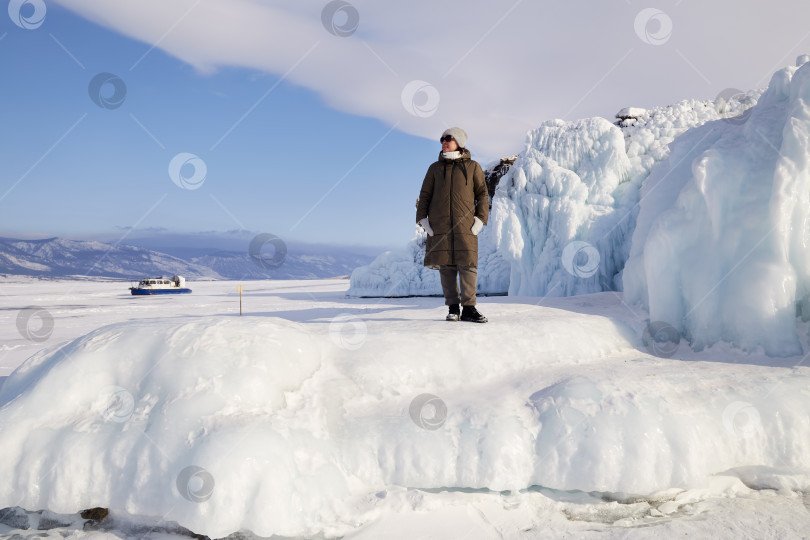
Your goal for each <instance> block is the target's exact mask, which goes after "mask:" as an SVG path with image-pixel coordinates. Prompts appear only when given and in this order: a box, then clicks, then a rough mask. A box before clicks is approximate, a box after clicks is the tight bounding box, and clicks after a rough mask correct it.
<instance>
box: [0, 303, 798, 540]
mask: <svg viewBox="0 0 810 540" xmlns="http://www.w3.org/2000/svg"><path fill="white" fill-rule="evenodd" d="M580 298H582V297H579V298H577V299H574V298H571V299H561V300H560V301H559V302H561V303H559V304H558V308H556V309H555V308H548V307H544V308H541V307H537V306H531V305H527V304H515V305H514V306H512V309H511V310H509V309H505V308H506V305H503V306H498V304H492V305H491V307H490V310H489V312H490V313H491V312H492V311H493V309H495V308H496V307H500V309H501V318H502V320H503V324H496V323H490V324H487V325H483V326H481V325H457V326H454V327H453V328H452V330H453V331H452V332H448V327H447V326H446V325H445V324H444V323H440V324H439V325H438V326H437V324H436V320H435V318H434V317H432V316H430V315H426V316H425V319H424V320H420V319H414V320H412V321H410V322H401V323H397V324H396V325H395V326H393V327H392V324H391V318H392V314H393V313H396V312H397V311H400V310H391V311H387V312H384V313H382V316H381V318H380V320H379V322H378V324H375V321H374V319H371V318H370V319H369V320H368V324H366V322H364V321H363V320H362V319H358V318H356V317H352V316H345V317H336V318H335V319H333V321H332V322H331V323H330V324H328V329H326V328H324V327H323V326H319V325H314V324H301V323H295V322H291V321H287V320H284V319H280V318H276V317H242V318H236V317H211V316H209V317H189V318H181V319H174V320H167V319H162V320H143V321H138V322H127V323H118V324H114V325H110V326H106V327H103V328H100V329H98V330H96V331H93V332H91V333H89V334H88V335H86V336H84V337H83V338H80V339H77V340H75V341H73V342H72V343H70V344H68V345H66V346H64V347H63V348H61V349H58V350H55V351H51V352H47V353H42V354H39V355H37V356H34V357H32V358H31V359H29V360H28V361H27V362H26V363H25V364H24V365H22V366H21V367H20V368H19V369H18V370H17V371H15V372H14V373H13V374H12V375H11V376H10V377H9V379H8V380H7V381H6V382H5V384H4V385H3V387H2V388H0V432H2V434H3V438H2V439H3V444H2V446H0V477H2V478H4V479H5V480H4V482H3V483H2V484H0V508H2V507H6V506H20V507H23V508H26V509H41V508H47V509H49V510H51V511H55V512H59V513H65V514H72V513H75V512H77V511H79V510H82V509H84V508H90V507H94V506H103V507H107V508H110V509H111V511H117V512H126V513H128V514H135V515H144V516H160V517H162V519H164V520H172V521H176V522H178V523H179V524H180V525H182V526H184V527H187V528H189V529H191V530H193V531H195V532H198V533H203V534H207V535H209V536H212V537H219V536H225V535H227V534H229V533H232V532H234V531H238V530H245V529H247V530H250V531H253V532H254V533H256V534H258V535H261V536H270V535H272V534H277V535H283V536H296V535H316V534H322V533H323V534H326V535H327V536H329V535H343V534H346V533H347V532H349V531H352V530H356V529H357V527H359V526H360V525H362V524H364V523H369V522H371V521H374V520H375V519H377V518H379V516H380V515H382V514H384V513H385V511H386V510H385V509H386V508H387V506H386V505H387V504H388V501H387V500H386V498H387V494H388V492H389V490H393V491H396V490H397V489H402V488H420V489H431V488H432V489H440V490H468V489H485V490H486V489H490V490H497V491H500V490H509V491H511V492H513V493H516V494H517V493H520V492H525V491H526V490H527V489H529V488H532V486H545V488H548V489H556V490H582V491H586V492H603V493H604V492H607V493H611V494H614V497H617V498H619V497H621V495H620V494H622V493H629V494H635V495H648V494H653V493H656V492H659V491H661V490H667V489H670V488H679V489H686V488H702V487H704V486H706V485H707V482H709V478H710V476H711V475H714V474H718V473H724V471H729V470H731V469H734V468H737V467H743V466H748V465H757V466H760V467H761V468H760V469H758V470H759V471H760V472H762V473H768V474H767V476H768V479H767V481H768V482H769V484H768V485H769V486H771V485H778V486H783V487H785V486H787V487H790V488H791V489H807V488H808V487H810V485H809V484H807V481H806V480H807V478H810V476H808V475H806V474H805V475H803V476H802V475H801V474H800V473H801V472H802V471H806V470H808V469H810V436H808V435H810V420H808V418H810V401H808V400H807V398H806V390H805V389H806V388H807V386H808V383H810V378H808V377H806V376H795V375H794V376H792V377H790V378H789V379H786V378H785V370H780V369H774V368H773V366H764V367H761V366H756V365H752V366H744V365H743V366H740V365H734V364H718V365H712V366H707V365H703V363H701V362H695V368H694V369H695V370H698V371H699V375H696V374H693V373H692V369H684V368H683V367H682V366H681V365H680V364H682V362H681V361H678V362H672V361H668V360H666V361H665V360H663V359H660V358H655V357H652V356H648V355H646V354H644V353H642V352H640V351H639V350H637V348H636V347H639V346H640V343H639V340H638V338H637V337H636V336H638V333H639V332H638V328H634V325H635V326H638V324H637V322H633V321H630V319H629V318H630V317H631V315H629V311H628V310H626V309H625V308H624V307H623V306H621V304H620V303H619V301H618V300H617V299H616V297H615V295H613V294H612V293H602V295H601V296H600V295H592V296H589V297H585V298H586V299H587V301H583V300H581V299H580ZM588 306H590V307H588ZM583 309H585V310H586V311H585V313H577V312H576V310H580V311H582V310H583ZM603 309H605V310H608V309H609V310H612V311H613V312H614V313H623V314H627V317H628V319H627V320H622V319H621V317H606V316H599V315H596V314H593V313H588V310H590V311H592V312H596V313H598V312H600V310H603ZM425 311H427V310H425ZM684 353H685V354H687V355H691V354H693V353H691V351H688V350H686V351H684ZM687 358H688V359H689V360H690V361H692V362H694V361H695V360H697V359H696V358H692V357H687ZM461 373H464V374H465V375H466V376H465V377H461V376H459V374H461ZM729 381H733V384H732V383H730V382H729ZM775 387H778V388H779V391H778V392H772V390H773V388H775ZM766 388H767V389H769V390H770V391H764V389H766ZM777 468H778V470H777ZM769 471H770V472H769ZM724 474H732V473H724ZM746 474H747V475H748V476H750V475H751V474H753V473H750V471H749V473H746ZM748 476H746V478H748ZM785 478H788V480H785ZM788 481H790V482H792V483H791V484H785V482H788ZM752 482H753V481H752ZM751 485H755V484H751ZM392 504H394V503H392ZM397 504H398V503H397ZM676 508H677V505H675V506H673V511H674V509H676Z"/></svg>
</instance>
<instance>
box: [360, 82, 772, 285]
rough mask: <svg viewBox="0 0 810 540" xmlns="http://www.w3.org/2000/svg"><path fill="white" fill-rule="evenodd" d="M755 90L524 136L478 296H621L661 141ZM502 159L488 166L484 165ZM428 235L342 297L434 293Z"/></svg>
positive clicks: (501, 191) (738, 107)
mask: <svg viewBox="0 0 810 540" xmlns="http://www.w3.org/2000/svg"><path fill="white" fill-rule="evenodd" d="M760 94H761V91H759V90H755V91H751V92H748V93H742V92H738V93H733V94H732V95H729V96H725V97H719V98H718V99H717V100H715V101H698V100H686V101H681V102H679V103H677V104H675V105H672V106H668V107H658V108H654V109H649V110H646V109H640V108H636V107H630V108H626V109H623V110H622V111H620V112H619V113H618V114H617V118H618V120H617V123H616V124H612V123H611V122H608V121H607V120H605V119H602V118H591V119H587V120H579V121H575V122H564V121H562V120H552V121H549V122H546V123H544V124H543V125H542V126H541V127H540V128H538V129H536V130H534V131H531V132H529V133H528V135H527V139H526V144H525V146H524V148H523V151H522V152H521V153H520V156H519V157H518V159H517V161H516V162H515V163H514V165H512V167H511V169H509V171H508V172H507V173H506V175H504V176H503V177H502V178H501V180H500V183H499V184H498V189H497V190H496V192H495V196H494V197H493V199H492V209H491V212H490V219H489V224H488V226H487V227H484V229H483V231H482V232H481V234H480V236H479V266H478V289H479V294H487V293H489V294H503V293H507V292H508V294H510V295H533V296H567V295H572V294H581V293H588V292H598V291H604V290H620V289H621V286H622V283H621V271H622V268H623V266H624V263H625V261H626V260H627V258H628V256H629V253H630V238H631V236H632V233H633V230H634V228H635V220H636V216H637V215H638V211H639V207H638V202H639V189H640V187H641V185H642V183H643V182H644V180H645V179H646V177H647V175H649V174H650V171H651V170H652V168H653V167H654V166H655V164H656V163H658V162H660V161H662V160H663V159H665V158H666V157H667V156H668V155H669V147H668V145H669V144H670V143H671V142H672V141H673V140H674V139H675V138H676V137H678V136H679V135H681V134H683V133H684V132H686V131H687V130H688V129H689V128H692V127H695V126H699V125H702V124H704V123H705V122H708V121H711V120H716V119H720V118H725V117H735V116H737V115H739V114H740V113H742V112H743V111H745V110H746V109H748V108H750V107H751V106H752V105H753V104H754V103H756V100H757V98H758V97H759V95H760ZM498 163H499V162H494V163H491V164H488V165H487V169H488V170H489V169H490V168H492V167H494V166H496V165H497V164H498ZM424 245H425V233H424V232H423V231H421V229H419V228H417V230H416V233H415V234H414V237H413V238H412V239H411V241H410V242H409V244H408V245H407V247H406V248H405V250H404V251H403V252H400V253H396V252H387V253H385V254H383V255H381V256H380V257H378V258H377V260H375V261H374V262H372V264H370V265H368V266H363V267H359V268H357V269H355V270H354V272H353V273H352V276H351V284H350V288H349V290H348V291H347V294H348V295H349V296H410V295H438V296H441V285H440V283H439V278H438V272H436V271H435V270H434V271H430V270H425V269H424V268H423V267H422V259H423V258H424V249H425V248H424Z"/></svg>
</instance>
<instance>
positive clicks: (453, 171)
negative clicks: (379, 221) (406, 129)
mask: <svg viewBox="0 0 810 540" xmlns="http://www.w3.org/2000/svg"><path fill="white" fill-rule="evenodd" d="M459 152H460V153H461V157H459V158H458V159H454V160H450V159H445V158H444V157H443V156H442V153H441V152H440V153H439V161H436V162H435V163H433V164H432V165H431V166H430V167H428V171H427V174H426V175H425V180H424V181H423V182H422V190H421V191H420V192H419V199H418V200H417V203H416V222H417V223H419V222H420V221H421V220H423V219H424V218H425V217H427V218H428V221H429V222H430V227H431V228H432V229H433V236H428V238H427V244H426V246H425V262H424V265H425V266H426V267H427V268H432V269H435V270H438V269H439V265H453V264H454V265H459V266H476V267H477V266H478V237H477V236H476V235H474V234H473V233H472V232H471V231H470V228H471V227H472V226H473V223H474V218H475V217H478V219H480V220H481V221H482V222H483V223H484V225H486V224H487V220H488V219H489V198H488V192H487V184H486V182H485V181H484V171H483V170H482V169H481V165H479V164H478V163H477V162H476V161H473V160H472V159H470V151H469V150H467V149H466V148H459Z"/></svg>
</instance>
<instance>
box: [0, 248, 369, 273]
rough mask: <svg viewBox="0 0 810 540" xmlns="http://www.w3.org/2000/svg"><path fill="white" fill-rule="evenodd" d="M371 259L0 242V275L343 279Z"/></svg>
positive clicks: (305, 253)
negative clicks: (179, 253)
mask: <svg viewBox="0 0 810 540" xmlns="http://www.w3.org/2000/svg"><path fill="white" fill-rule="evenodd" d="M373 259H374V257H373V256H371V255H367V254H358V253H351V252H348V251H346V252H341V251H340V250H339V249H332V250H330V251H329V252H328V253H326V252H318V251H317V250H315V249H310V250H307V249H305V248H302V249H297V250H296V249H294V248H288V250H287V253H286V255H285V256H284V257H283V260H280V261H275V262H272V263H271V264H268V262H266V261H263V260H261V259H259V260H255V259H254V258H253V257H251V256H250V255H249V254H248V253H247V250H245V251H244V252H238V251H216V252H213V253H207V254H204V255H200V256H194V257H188V258H180V257H177V256H174V255H169V254H166V253H163V252H160V251H155V250H151V249H146V248H142V247H136V246H131V245H126V244H110V243H105V242H96V241H82V240H66V239H64V238H47V239H43V240H20V239H13V238H0V274H5V275H23V276H36V277H53V278H57V277H74V278H75V277H88V278H89V277H105V278H121V279H130V280H136V279H141V278H144V277H149V276H171V275H173V274H179V275H182V276H184V277H187V278H192V279H195V278H196V279H201V278H202V279H268V278H272V279H322V278H329V277H338V276H348V275H350V274H351V272H352V270H354V269H355V268H357V267H358V266H363V265H366V264H369V263H370V262H371V261H372V260H373Z"/></svg>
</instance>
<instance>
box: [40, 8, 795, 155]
mask: <svg viewBox="0 0 810 540" xmlns="http://www.w3.org/2000/svg"><path fill="white" fill-rule="evenodd" d="M54 1H55V2H58V3H59V4H61V5H63V6H64V7H66V8H68V9H70V10H73V11H75V12H77V13H79V14H81V15H82V16H84V17H86V18H88V19H90V20H92V21H95V22H97V23H98V24H101V25H103V26H105V27H108V28H111V29H114V30H116V31H118V32H120V33H122V34H124V35H127V36H129V37H132V38H134V39H137V40H140V41H142V42H144V43H145V44H146V46H145V48H144V52H146V51H147V50H148V49H149V47H151V46H153V45H154V46H156V47H157V48H160V49H162V50H164V51H166V52H167V53H169V54H171V55H173V56H175V57H177V58H179V59H181V60H183V61H185V62H187V63H189V64H191V65H193V66H195V67H196V68H197V69H199V70H200V71H202V72H204V73H213V72H214V71H215V70H216V69H217V68H218V67H221V66H243V67H248V68H252V69H259V70H263V71H266V72H270V73H273V74H277V75H281V74H286V79H285V80H287V81H288V82H290V83H293V84H297V85H301V86H303V87H306V88H308V89H311V90H313V91H315V92H317V93H318V94H319V95H320V96H322V98H323V99H324V100H325V102H326V103H328V104H329V105H330V106H332V107H334V108H336V109H338V110H341V111H344V112H348V113H353V114H358V115H364V116H369V117H373V118H378V119H380V120H382V121H383V122H385V123H386V124H388V125H396V126H397V129H399V130H401V131H403V132H406V133H411V134H415V135H419V136H424V137H428V138H431V139H434V138H437V137H438V135H439V134H440V133H441V131H443V130H444V128H446V127H448V126H449V125H460V126H462V127H464V128H465V129H466V130H467V131H468V133H469V135H470V138H469V146H470V147H471V148H472V149H473V150H474V151H477V152H478V153H479V154H482V155H485V156H489V157H496V156H499V155H505V154H508V153H512V152H514V151H516V150H519V149H520V148H521V145H522V142H523V138H524V134H525V132H526V131H527V130H528V129H532V128H534V127H536V126H537V125H539V123H540V122H542V121H543V120H547V119H551V118H555V117H565V118H567V119H573V118H579V117H583V116H592V115H597V114H601V115H604V116H611V115H612V114H613V113H615V112H616V111H618V110H619V109H620V108H621V107H625V106H631V105H637V106H652V105H665V104H668V103H670V102H673V101H676V100H679V99H684V98H690V97H696V98H705V99H708V98H713V97H714V96H716V95H717V94H718V93H719V92H720V91H721V90H723V89H724V88H727V87H731V86H734V87H738V88H744V89H747V88H750V87H753V86H764V85H765V84H766V82H767V79H768V76H769V75H770V73H771V71H772V70H773V69H776V68H778V67H781V66H782V65H785V64H790V63H792V62H793V60H794V58H795V56H796V55H797V54H799V53H801V52H803V51H802V47H804V49H805V50H810V43H809V42H808V39H807V38H808V36H809V35H808V34H807V30H806V28H805V27H804V26H803V21H806V20H807V19H808V17H807V16H808V15H810V5H807V4H801V5H797V4H796V3H795V2H791V1H790V0H775V1H774V2H770V3H769V4H767V6H766V5H765V4H763V3H757V2H745V3H743V2H739V1H737V2H731V1H730V0H720V1H717V2H711V3H692V2H683V3H678V4H671V3H663V2H662V3H660V4H661V5H660V6H658V7H659V8H660V10H662V11H663V12H664V13H666V15H667V16H668V17H669V18H670V19H671V23H672V32H671V35H670V36H667V39H666V40H663V41H664V42H663V43H662V44H660V45H654V44H651V43H649V42H645V41H644V40H642V39H641V38H640V37H639V36H638V35H637V27H638V25H637V24H636V20H635V19H636V16H637V14H638V13H639V12H641V11H642V9H644V8H648V7H649V6H648V5H647V4H643V5H642V4H635V3H628V2H625V1H614V2H590V3H586V2H583V1H577V2H546V1H537V0H518V1H516V2H515V1H513V0H508V1H506V2H498V3H494V2H485V1H483V0H477V1H469V2H453V1H447V2H439V3H436V2H427V1H424V0H412V1H409V2H379V1H376V2H375V1H372V0H353V1H352V2H351V4H352V5H353V7H354V8H355V9H356V10H357V13H358V14H359V17H360V20H359V25H358V27H357V31H356V32H354V33H353V34H352V35H350V36H347V37H338V36H335V35H333V34H331V33H329V32H328V31H327V29H326V28H325V27H324V26H323V24H322V17H321V15H322V10H323V8H324V6H325V5H326V4H327V2H326V1H323V2H321V1H318V2H302V1H300V0H279V1H274V2H269V1H262V0H173V1H168V0H116V1H115V2H111V1H110V0H54ZM743 4H750V5H743ZM798 12H802V13H798ZM341 17H342V18H341ZM336 22H337V24H338V25H342V24H345V23H347V22H350V21H347V20H346V14H345V13H343V14H340V13H339V14H338V18H337V19H336ZM650 24H660V21H658V22H656V21H651V22H650ZM768 29H772V30H768ZM659 30H660V29H659V28H653V27H650V29H649V31H650V32H651V33H652V34H651V35H657V34H656V32H658V31H659ZM766 32H769V33H770V34H771V35H766ZM648 41H649V40H648ZM659 41H662V40H659ZM136 61H138V59H137V58H135V59H133V64H135V62H136ZM148 62H149V55H148V54H147V55H146V56H145V57H144V58H143V59H142V60H140V63H139V64H138V65H137V66H135V68H134V69H143V68H144V66H143V65H142V64H144V63H148ZM414 80H421V81H425V82H426V83H429V84H430V85H432V86H433V87H434V88H435V92H434V93H433V95H434V96H435V94H436V93H437V94H438V97H439V103H438V106H437V107H435V110H433V106H432V105H433V103H426V102H425V100H426V99H427V98H428V97H429V96H430V94H429V93H420V94H418V95H416V96H415V99H416V101H415V105H414V108H413V109H412V111H413V110H415V111H416V112H417V113H418V114H416V115H414V114H409V112H408V110H406V107H404V106H403V96H402V92H403V89H405V88H406V86H407V85H408V83H410V82H411V81H414ZM406 97H408V96H406ZM406 101H407V100H406ZM425 105H427V106H428V108H427V109H424V108H421V109H420V107H423V106H425ZM420 111H421V112H420ZM428 113H430V114H428Z"/></svg>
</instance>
